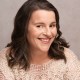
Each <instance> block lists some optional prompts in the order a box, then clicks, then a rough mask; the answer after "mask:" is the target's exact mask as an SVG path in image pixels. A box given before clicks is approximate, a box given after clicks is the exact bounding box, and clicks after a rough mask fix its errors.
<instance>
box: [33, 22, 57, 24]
mask: <svg viewBox="0 0 80 80" xmlns="http://www.w3.org/2000/svg"><path fill="white" fill-rule="evenodd" d="M53 23H54V24H56V22H51V24H53ZM33 24H45V23H43V22H36V23H33Z"/></svg>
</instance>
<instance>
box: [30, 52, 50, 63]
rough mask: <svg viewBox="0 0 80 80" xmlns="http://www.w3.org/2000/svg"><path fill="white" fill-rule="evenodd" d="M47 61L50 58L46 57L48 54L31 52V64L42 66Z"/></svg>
mask: <svg viewBox="0 0 80 80" xmlns="http://www.w3.org/2000/svg"><path fill="white" fill-rule="evenodd" d="M49 60H50V58H49V57H48V52H40V51H35V52H34V51H33V52H31V63H32V64H43V63H45V62H47V61H49Z"/></svg>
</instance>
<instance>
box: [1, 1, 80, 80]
mask: <svg viewBox="0 0 80 80" xmlns="http://www.w3.org/2000/svg"><path fill="white" fill-rule="evenodd" d="M61 35H62V32H61V31H60V25H59V14H58V11H57V9H56V8H55V7H54V6H53V5H52V4H51V3H50V2H48V1H47V0H28V1H26V2H25V3H24V4H23V5H22V6H21V8H20V9H19V11H18V12H17V14H16V16H15V20H14V30H13V33H12V37H11V40H12V41H11V42H10V43H9V44H8V45H7V47H6V48H5V49H3V50H1V51H0V80H80V63H79V61H78V59H77V57H76V55H75V54H74V53H73V52H72V51H71V50H70V49H69V45H68V43H67V42H66V41H65V40H64V39H63V38H62V37H61Z"/></svg>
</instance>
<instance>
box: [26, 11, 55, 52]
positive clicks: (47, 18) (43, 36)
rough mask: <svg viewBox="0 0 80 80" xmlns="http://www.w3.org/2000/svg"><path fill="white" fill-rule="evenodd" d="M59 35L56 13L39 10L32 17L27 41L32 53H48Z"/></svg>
mask: <svg viewBox="0 0 80 80" xmlns="http://www.w3.org/2000/svg"><path fill="white" fill-rule="evenodd" d="M56 34H57V28H56V19H55V13H54V12H53V11H47V10H37V11H34V12H33V13H32V15H31V18H30V21H29V25H28V33H27V39H28V42H29V48H30V50H31V51H41V52H48V50H49V48H50V45H51V44H52V42H53V41H54V39H55V36H56Z"/></svg>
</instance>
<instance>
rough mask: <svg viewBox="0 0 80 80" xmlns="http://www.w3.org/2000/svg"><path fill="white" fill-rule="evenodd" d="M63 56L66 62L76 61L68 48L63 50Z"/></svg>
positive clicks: (75, 57)
mask: <svg viewBox="0 0 80 80" xmlns="http://www.w3.org/2000/svg"><path fill="white" fill-rule="evenodd" d="M64 54H65V56H66V59H67V61H73V60H78V57H77V56H76V54H75V53H74V52H73V51H72V50H70V49H69V48H64Z"/></svg>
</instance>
